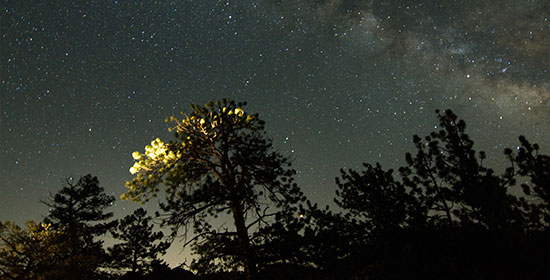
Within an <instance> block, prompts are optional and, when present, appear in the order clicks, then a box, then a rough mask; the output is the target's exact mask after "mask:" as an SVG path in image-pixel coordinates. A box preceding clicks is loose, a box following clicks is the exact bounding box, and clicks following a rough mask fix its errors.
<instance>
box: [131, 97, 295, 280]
mask: <svg viewBox="0 0 550 280" xmlns="http://www.w3.org/2000/svg"><path fill="white" fill-rule="evenodd" d="M244 105H245V104H244V103H238V104H237V103H235V102H234V101H230V100H222V101H221V102H215V103H213V102H210V103H208V104H206V106H204V107H202V106H198V105H192V106H191V107H192V112H191V113H190V114H189V115H187V114H183V113H182V114H183V115H184V118H183V119H182V120H178V119H177V118H176V117H171V118H170V119H168V120H167V121H171V122H173V123H174V124H175V126H174V127H173V129H175V132H176V133H175V137H176V140H175V141H172V142H169V143H165V142H163V141H161V140H160V139H156V140H154V141H153V142H151V145H150V146H146V147H145V153H140V152H134V153H133V154H132V156H133V157H134V159H135V160H136V162H135V164H134V166H132V168H130V172H131V173H132V174H135V177H134V179H133V180H132V181H130V182H127V183H126V186H127V187H128V189H129V190H128V193H127V194H125V195H123V198H124V199H131V200H134V201H147V200H148V199H149V198H151V197H154V196H156V194H157V193H158V192H159V191H160V189H161V188H160V185H161V184H163V185H164V186H165V187H164V188H163V190H164V191H165V192H166V201H165V202H164V203H162V204H161V208H162V209H163V211H164V212H165V215H164V216H163V217H164V224H165V225H171V226H172V229H173V230H174V231H173V232H174V234H177V230H178V229H180V228H183V229H185V230H186V231H187V229H188V228H189V227H192V228H193V230H194V233H195V237H194V238H193V240H192V242H194V244H195V245H196V246H195V249H196V250H199V251H198V252H197V253H199V254H200V253H201V252H200V250H202V249H200V248H204V247H205V245H204V244H205V242H206V243H208V242H209V241H212V242H214V243H210V244H215V243H216V242H217V241H219V240H224V239H227V240H230V241H232V242H233V243H232V244H235V247H236V248H237V250H229V251H228V252H227V254H223V253H220V254H219V255H211V254H209V261H208V262H209V263H212V264H215V263H220V262H221V263H230V262H232V260H234V259H236V260H240V262H237V263H238V264H240V266H242V267H243V268H244V271H245V275H246V278H247V279H249V280H250V279H254V278H255V275H256V256H255V253H254V250H253V246H252V245H253V243H254V240H251V239H250V233H251V231H252V230H253V229H254V228H256V229H257V228H259V227H262V226H263V225H266V224H267V223H268V221H267V219H268V217H269V216H272V215H274V213H275V212H276V211H278V210H277V209H282V208H285V207H293V206H291V205H293V204H294V203H296V202H298V201H299V200H300V199H302V197H303V194H302V193H301V192H300V190H299V188H298V187H297V186H296V184H294V183H292V175H293V174H294V171H293V170H291V169H288V168H287V166H290V162H289V160H288V159H287V158H285V157H283V156H281V155H280V154H279V153H277V152H275V151H273V149H272V143H271V140H270V139H268V138H267V137H266V136H265V132H264V122H263V121H262V120H260V119H259V118H258V115H257V114H248V113H246V112H245V111H244V110H243V109H242V107H243V106H244ZM219 215H231V216H232V219H233V221H234V225H235V227H234V231H230V230H229V229H228V228H227V227H220V228H218V229H214V228H213V226H212V224H211V220H210V219H209V218H213V219H215V218H216V217H218V216H219ZM227 242H229V241H227ZM227 242H223V244H227ZM206 247H208V246H206ZM222 252H223V251H222Z"/></svg>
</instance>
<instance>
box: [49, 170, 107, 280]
mask: <svg viewBox="0 0 550 280" xmlns="http://www.w3.org/2000/svg"><path fill="white" fill-rule="evenodd" d="M114 200H115V199H114V197H111V196H108V195H106V194H105V190H104V189H103V187H100V186H99V180H98V179H97V177H95V176H92V175H85V176H82V177H81V178H80V179H79V180H78V181H77V182H76V183H74V182H73V181H72V180H71V179H66V180H65V185H64V186H63V188H62V189H61V190H59V192H58V193H56V194H55V195H50V197H49V199H48V200H46V201H44V202H43V203H44V204H46V205H47V206H48V207H49V213H48V215H47V216H46V218H45V219H44V222H45V223H46V224H51V225H52V227H54V229H56V230H58V231H59V232H61V233H63V235H64V236H65V241H66V243H67V244H65V246H66V248H67V250H65V251H64V252H63V253H62V254H60V255H58V256H57V258H60V259H61V260H62V263H63V266H64V268H65V269H63V270H64V271H65V272H66V273H67V275H65V276H63V277H62V279H98V278H99V277H100V276H99V275H100V274H101V273H100V272H99V270H98V268H99V267H100V266H101V265H103V264H104V263H105V262H106V261H107V254H106V253H105V250H104V249H103V241H102V240H100V239H98V238H99V237H100V236H102V235H104V234H105V233H106V232H107V231H108V230H109V229H110V228H112V227H113V226H115V224H116V222H107V220H108V219H110V218H111V217H112V216H113V213H111V212H106V209H107V208H108V207H109V206H111V204H112V203H113V202H114Z"/></svg>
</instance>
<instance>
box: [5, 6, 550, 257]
mask: <svg viewBox="0 0 550 280" xmlns="http://www.w3.org/2000/svg"><path fill="white" fill-rule="evenodd" d="M414 2H415V4H414V5H413V4H410V3H408V2H407V1H391V2H389V1H388V2H384V1H359V0H324V1H313V0H299V1H291V0H258V1H212V0H203V1H122V0H119V1H30V0H29V1H16V0H8V1H7V3H4V4H2V5H3V6H2V7H1V8H2V10H1V11H0V20H1V23H0V26H1V29H0V34H1V37H0V38H1V42H0V44H1V57H0V58H1V60H0V61H1V62H0V66H1V68H0V80H1V84H2V94H1V96H0V98H1V103H0V106H1V111H2V115H1V116H0V117H1V119H0V133H1V134H0V141H1V142H0V143H1V147H0V159H1V161H0V162H1V165H0V172H1V173H0V174H1V178H2V180H1V181H0V191H1V194H2V196H1V197H0V220H7V219H10V220H15V221H17V222H23V221H24V220H27V219H34V220H39V219H41V217H43V215H45V213H46V212H47V209H46V208H45V207H44V206H43V205H41V204H40V203H39V201H40V199H42V198H44V197H45V196H47V194H48V193H49V192H55V191H56V190H58V189H59V188H60V187H61V181H62V179H63V178H64V177H69V176H73V177H78V176H80V175H83V174H87V173H92V174H94V175H96V176H98V177H99V180H100V182H101V184H102V186H104V187H105V188H106V190H107V192H108V193H109V194H111V195H114V196H116V197H118V196H120V194H122V193H123V192H124V191H125V190H124V182H125V180H128V179H129V178H131V177H130V176H131V175H130V174H129V173H128V169H129V167H130V166H131V165H132V158H131V153H132V152H133V151H136V150H142V149H143V146H144V145H146V144H147V143H148V142H150V141H151V140H152V139H154V138H156V137H161V138H163V139H166V140H170V139H171V135H170V134H169V133H168V132H167V131H166V128H167V125H166V124H165V123H164V122H163V120H164V119H165V118H166V117H167V116H170V115H173V114H176V113H178V112H180V111H188V110H189V104H191V103H199V104H203V103H205V102H207V101H209V100H212V99H214V100H215V99H221V98H224V97H229V98H232V99H235V100H239V101H247V102H248V106H247V107H246V108H245V109H246V110H248V111H251V112H258V113H260V116H261V117H262V118H263V119H264V120H266V122H267V130H268V134H269V136H270V137H272V138H273V141H274V143H275V146H276V148H277V149H278V150H279V151H280V152H281V153H282V154H284V155H287V156H289V157H291V158H292V159H293V160H294V163H295V164H294V167H295V168H296V169H297V171H298V174H297V178H296V179H297V182H298V183H299V184H300V185H301V187H302V188H303V189H304V191H305V192H306V194H308V195H309V196H310V198H311V199H312V200H314V201H317V202H319V203H320V204H330V203H331V201H332V198H333V196H334V190H335V184H334V177H335V176H337V175H338V170H339V169H340V168H359V167H360V165H361V163H362V162H369V163H374V162H377V161H378V162H381V163H382V165H383V166H384V167H387V168H395V167H398V166H399V165H401V164H403V159H404V153H405V152H406V151H411V150H412V148H413V145H412V144H411V138H412V135H414V134H419V135H425V134H426V133H429V132H430V131H432V130H435V129H436V127H437V122H436V118H435V114H434V110H435V109H447V108H449V109H452V110H454V111H455V112H456V113H457V114H458V115H459V117H461V118H463V119H465V120H466V122H467V123H468V131H469V133H470V134H471V136H472V138H473V139H474V141H475V143H476V147H477V149H478V150H485V151H487V152H488V154H489V156H490V158H489V163H492V164H494V165H495V166H497V167H498V166H503V165H504V164H505V163H504V157H503V156H502V152H503V149H504V148H505V147H514V146H515V145H517V144H518V142H517V136H519V135H525V136H527V138H528V139H530V140H531V141H532V142H538V143H539V144H540V145H541V146H542V149H543V150H544V151H545V152H548V151H549V149H548V144H550V142H549V141H548V139H550V121H548V120H549V119H550V104H549V102H550V73H548V71H549V69H550V55H549V54H550V16H549V15H550V2H548V1H508V0H504V1H444V2H442V1H427V0H423V1H414ZM136 207H137V205H135V204H132V203H130V202H122V201H118V202H117V203H116V204H115V205H113V208H112V209H113V211H115V214H116V215H117V217H121V216H123V215H125V214H127V213H129V212H130V211H132V210H133V209H135V208H136ZM147 207H148V208H150V209H156V206H155V205H154V204H150V205H147ZM176 252H177V249H176ZM178 258H181V256H180V257H178V256H177V253H173V255H172V256H171V262H172V263H178V262H179V261H180V260H181V259H178Z"/></svg>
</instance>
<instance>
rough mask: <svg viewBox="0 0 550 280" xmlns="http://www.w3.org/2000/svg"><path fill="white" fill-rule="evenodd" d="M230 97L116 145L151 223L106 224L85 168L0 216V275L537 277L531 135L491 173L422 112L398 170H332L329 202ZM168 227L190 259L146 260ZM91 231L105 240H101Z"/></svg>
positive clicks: (546, 227) (459, 131)
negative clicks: (302, 180)
mask: <svg viewBox="0 0 550 280" xmlns="http://www.w3.org/2000/svg"><path fill="white" fill-rule="evenodd" d="M245 106H246V103H239V102H235V101H232V100H228V99H224V100H220V101H217V102H209V103H208V104H206V105H205V106H199V105H193V106H192V107H191V111H190V112H188V113H182V115H181V117H170V118H168V119H167V122H169V123H171V124H172V126H171V131H173V132H174V139H173V140H171V141H167V142H165V141H162V140H160V139H158V138H157V139H155V140H153V141H152V142H151V144H150V145H147V146H146V147H145V148H144V151H143V152H140V151H137V152H134V153H133V154H132V157H133V158H134V160H135V163H134V165H133V166H132V167H130V173H131V174H132V175H133V178H132V180H130V181H129V182H127V184H126V187H127V193H125V194H123V195H122V196H121V198H122V199H127V200H132V201H136V202H140V203H152V200H151V198H154V197H157V195H158V194H161V195H160V196H159V197H160V198H159V201H160V211H159V212H158V213H156V215H155V217H152V216H149V215H148V213H147V211H145V210H144V209H143V208H140V209H138V210H136V211H135V212H134V213H132V214H130V215H128V216H126V217H124V218H122V219H119V220H113V219H112V218H113V214H112V213H111V212H109V211H108V209H110V208H111V206H112V202H113V201H114V198H113V197H111V196H108V195H107V194H105V191H104V189H103V188H102V187H100V185H99V180H98V178H97V177H95V176H92V175H85V176H82V177H81V178H80V179H79V180H77V181H73V180H69V179H67V180H66V181H65V183H64V186H63V188H62V189H61V190H59V192H58V193H56V194H51V195H50V196H49V197H48V198H46V199H45V200H44V202H43V203H44V204H46V205H47V206H49V207H50V211H49V212H48V213H47V214H46V215H45V219H44V220H43V221H41V222H32V221H29V222H28V223H27V225H26V227H20V226H18V225H16V224H14V223H13V222H10V221H4V222H2V223H1V224H0V279H1V280H4V279H85V278H83V277H90V279H159V278H158V277H165V278H166V279H168V278H169V277H173V278H171V279H176V277H180V278H179V279H247V280H252V279H298V278H304V279H367V278H368V279H402V278H414V279H494V278H501V279H546V278H547V277H548V276H550V272H549V269H550V268H549V266H548V263H549V260H550V256H549V251H548V248H549V239H548V236H549V235H550V157H549V156H548V155H545V154H542V153H541V147H540V146H539V145H538V144H535V143H531V142H529V141H528V140H527V139H526V138H525V137H523V136H519V138H518V139H519V146H518V147H517V148H515V149H505V150H504V154H503V155H502V159H503V160H504V161H505V162H506V163H507V168H506V169H505V170H504V171H503V172H502V173H499V172H497V171H495V169H493V168H491V167H489V166H486V165H485V161H484V160H485V158H486V155H485V153H484V152H483V151H477V150H475V147H474V140H473V139H471V138H470V136H469V135H468V133H467V125H466V122H465V121H463V120H461V119H459V118H458V116H457V115H455V114H454V113H453V112H452V111H451V110H447V111H445V112H441V111H436V118H437V120H438V127H439V130H437V131H433V132H431V133H429V134H428V135H425V136H418V135H415V136H414V137H413V138H412V139H413V143H414V146H415V150H414V151H411V152H409V153H406V154H405V155H404V157H405V160H406V161H405V162H406V164H405V165H403V166H401V167H399V168H398V169H396V170H393V169H385V168H383V167H382V165H381V164H380V163H364V164H363V167H362V168H361V169H359V170H355V169H342V170H341V171H340V176H339V177H337V178H336V179H335V183H336V184H335V189H336V191H335V197H334V201H335V203H336V205H337V208H334V209H330V208H329V207H319V206H318V205H317V203H315V201H311V200H310V199H307V198H306V196H305V195H304V193H303V192H302V191H301V189H300V187H299V186H298V185H297V184H296V183H294V180H293V179H294V176H295V173H296V172H295V171H294V170H293V169H292V166H291V160H290V159H289V158H288V157H286V156H284V155H282V154H281V153H280V152H278V151H277V150H276V149H275V148H274V147H273V143H272V140H271V139H270V138H269V137H268V136H267V134H266V132H265V126H264V125H265V123H264V121H263V120H261V118H260V117H259V114H256V113H249V112H247V111H246V110H245ZM220 220H222V221H230V222H226V223H221V226H220V223H219V221H220ZM153 221H158V222H159V223H160V224H161V226H163V227H167V228H168V229H169V230H170V234H169V235H168V236H165V235H164V234H163V233H162V232H160V231H155V227H154V226H153V224H152V222H153ZM182 234H183V236H184V237H185V238H186V239H185V240H186V242H185V246H191V248H192V250H193V252H194V253H195V254H196V255H197V258H196V259H195V260H193V262H192V263H190V264H187V265H188V266H186V267H185V269H183V268H182V267H179V268H172V269H171V268H169V267H168V266H167V265H166V263H164V262H163V261H162V259H161V257H160V256H162V255H163V254H164V253H165V251H166V249H167V248H168V246H169V245H170V243H171V242H173V241H174V240H175V239H176V238H178V237H181V236H182ZM107 236H111V237H113V238H115V239H116V240H118V241H119V242H118V243H116V244H115V245H113V246H112V247H109V248H106V246H105V244H104V242H103V241H104V240H105V238H106V237H107ZM191 271H192V272H191Z"/></svg>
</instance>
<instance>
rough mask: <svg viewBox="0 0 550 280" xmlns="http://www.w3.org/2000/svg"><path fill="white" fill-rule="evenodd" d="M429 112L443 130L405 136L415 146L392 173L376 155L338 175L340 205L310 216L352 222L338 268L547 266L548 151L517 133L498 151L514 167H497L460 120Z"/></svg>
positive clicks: (456, 271)
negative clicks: (515, 140) (338, 211)
mask: <svg viewBox="0 0 550 280" xmlns="http://www.w3.org/2000/svg"><path fill="white" fill-rule="evenodd" d="M436 113H437V117H438V119H439V127H440V128H441V129H440V130H439V131H435V132H432V133H430V134H429V135H428V136H426V137H424V138H421V137H419V136H416V135H415V136H414V137H413V142H414V144H415V146H416V153H414V154H411V153H407V154H406V157H405V158H406V162H407V165H406V166H404V167H401V168H399V171H400V172H399V176H400V178H397V179H396V178H394V175H393V172H392V170H388V171H385V170H383V169H382V168H381V166H380V165H379V164H376V165H375V166H373V165H370V164H365V165H364V167H365V170H364V171H362V172H357V171H354V170H349V171H342V172H341V173H342V174H341V177H340V178H337V180H336V182H337V184H338V191H337V196H338V198H337V199H336V203H337V204H338V205H339V206H341V207H342V208H343V209H344V210H345V211H346V212H345V214H343V215H333V216H332V218H331V216H330V215H329V213H328V212H325V216H326V217H327V218H322V216H321V219H318V220H315V223H317V224H322V223H323V219H324V220H325V221H326V220H328V219H333V220H337V219H338V218H344V219H345V222H344V223H342V222H337V223H334V225H335V226H337V227H349V228H355V230H348V231H347V232H346V231H344V232H342V235H341V236H342V237H343V238H344V239H347V240H350V242H352V243H353V244H354V246H352V247H351V249H350V250H349V251H348V252H341V253H339V256H341V258H342V259H347V266H344V267H346V268H349V267H354V265H355V267H361V266H362V267H363V268H364V267H367V270H368V273H367V274H368V275H369V279H370V278H373V279H377V278H381V279H388V278H392V279H399V278H404V277H409V278H430V279H431V278H447V279H471V278H474V277H477V278H480V279H489V278H495V277H497V278H498V277H502V278H507V279H509V278H512V279H520V278H533V279H540V278H541V277H543V275H549V274H548V269H547V265H548V260H549V257H548V250H547V248H548V241H549V240H548V238H547V237H548V233H549V230H550V229H549V227H548V221H549V215H548V213H549V212H548V209H549V208H548V205H549V198H550V197H549V194H550V176H549V174H550V158H549V157H548V156H545V155H541V154H539V152H538V151H539V147H538V145H536V144H530V143H529V142H528V141H527V140H526V139H525V137H520V143H521V146H520V147H519V148H518V149H517V154H515V153H513V151H512V150H511V149H506V150H505V154H506V155H507V157H508V158H509V160H510V162H511V164H512V166H511V167H509V168H507V169H506V171H505V172H504V173H503V174H500V175H499V174H496V172H495V171H494V170H493V169H491V168H488V167H486V166H484V164H483V160H484V159H485V154H484V153H483V152H479V153H477V152H476V151H475V150H474V142H473V140H471V139H470V137H469V136H468V134H467V133H466V123H465V122H464V121H463V120H459V119H458V117H457V116H456V115H455V114H454V113H453V112H452V111H450V110H447V111H446V112H445V113H443V114H442V113H440V112H439V111H436ZM518 180H521V181H522V182H523V183H522V184H521V187H522V189H523V192H524V195H523V196H522V195H519V196H518V194H519V192H518V191H516V190H515V189H514V186H515V185H516V181H518ZM325 224H326V223H325ZM346 224H347V225H346ZM332 231H336V230H335V229H332ZM317 235H319V234H317ZM537 244H538V245H537ZM333 246H334V245H333ZM329 247H330V246H329ZM333 251H334V250H333ZM518 267H519V268H518Z"/></svg>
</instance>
